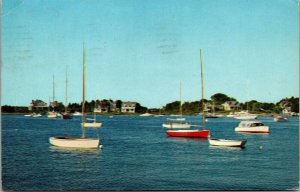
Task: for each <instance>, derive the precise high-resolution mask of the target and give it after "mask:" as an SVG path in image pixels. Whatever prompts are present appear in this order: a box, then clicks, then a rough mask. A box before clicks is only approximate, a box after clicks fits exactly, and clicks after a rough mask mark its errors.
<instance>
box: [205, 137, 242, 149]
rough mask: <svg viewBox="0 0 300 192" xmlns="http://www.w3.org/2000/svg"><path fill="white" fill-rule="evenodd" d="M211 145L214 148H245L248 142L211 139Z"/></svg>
mask: <svg viewBox="0 0 300 192" xmlns="http://www.w3.org/2000/svg"><path fill="white" fill-rule="evenodd" d="M208 141H209V144H210V145H214V146H224V147H244V145H245V144H246V142H247V140H227V139H217V138H214V139H213V138H209V139H208Z"/></svg>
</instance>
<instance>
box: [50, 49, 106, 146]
mask: <svg viewBox="0 0 300 192" xmlns="http://www.w3.org/2000/svg"><path fill="white" fill-rule="evenodd" d="M85 66H86V54H85V47H83V83H82V84H83V91H82V124H81V128H82V136H81V137H66V136H55V137H50V138H49V142H50V143H51V144H52V145H54V146H58V147H72V148H98V147H99V146H100V139H99V138H86V136H85V131H86V130H85V129H86V126H85V114H84V111H85Z"/></svg>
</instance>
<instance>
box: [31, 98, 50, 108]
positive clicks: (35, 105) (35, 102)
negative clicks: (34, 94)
mask: <svg viewBox="0 0 300 192" xmlns="http://www.w3.org/2000/svg"><path fill="white" fill-rule="evenodd" d="M47 108H48V106H47V103H46V102H44V101H42V100H40V99H36V100H32V101H31V103H30V105H29V107H28V109H29V110H30V111H33V110H37V111H43V110H44V109H47Z"/></svg>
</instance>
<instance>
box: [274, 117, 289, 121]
mask: <svg viewBox="0 0 300 192" xmlns="http://www.w3.org/2000/svg"><path fill="white" fill-rule="evenodd" d="M274 121H276V122H287V121H289V119H288V118H287V117H283V116H277V117H274Z"/></svg>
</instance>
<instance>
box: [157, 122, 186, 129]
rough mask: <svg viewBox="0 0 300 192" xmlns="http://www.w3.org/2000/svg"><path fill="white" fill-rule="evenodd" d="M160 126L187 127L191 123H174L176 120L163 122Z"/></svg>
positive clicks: (171, 127)
mask: <svg viewBox="0 0 300 192" xmlns="http://www.w3.org/2000/svg"><path fill="white" fill-rule="evenodd" d="M162 126H163V127H165V128H168V129H188V128H190V127H191V125H190V124H188V123H176V122H171V123H163V124H162Z"/></svg>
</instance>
